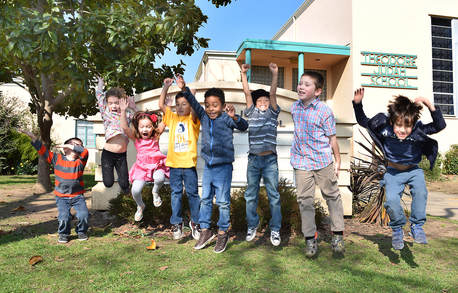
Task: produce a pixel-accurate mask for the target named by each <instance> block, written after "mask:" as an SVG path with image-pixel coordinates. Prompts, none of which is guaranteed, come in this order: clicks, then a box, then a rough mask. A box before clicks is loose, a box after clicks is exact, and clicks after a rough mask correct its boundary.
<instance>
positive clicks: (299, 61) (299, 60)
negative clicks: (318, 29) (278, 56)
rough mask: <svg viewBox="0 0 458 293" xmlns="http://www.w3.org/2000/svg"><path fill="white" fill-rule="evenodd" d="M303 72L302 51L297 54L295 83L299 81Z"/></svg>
mask: <svg viewBox="0 0 458 293" xmlns="http://www.w3.org/2000/svg"><path fill="white" fill-rule="evenodd" d="M302 73H304V53H299V54H298V56H297V83H299V82H300V81H301V75H302Z"/></svg>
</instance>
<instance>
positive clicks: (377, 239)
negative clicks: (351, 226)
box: [352, 232, 418, 268]
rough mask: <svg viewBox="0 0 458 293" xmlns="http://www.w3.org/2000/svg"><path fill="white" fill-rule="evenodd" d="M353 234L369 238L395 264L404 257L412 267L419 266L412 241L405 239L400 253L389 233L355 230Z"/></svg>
mask: <svg viewBox="0 0 458 293" xmlns="http://www.w3.org/2000/svg"><path fill="white" fill-rule="evenodd" d="M352 234H354V235H358V236H361V237H363V238H364V239H366V240H369V241H371V242H373V243H375V244H377V246H378V250H379V251H380V252H381V253H382V254H383V255H385V256H386V257H388V259H389V261H390V262H391V263H394V264H399V263H400V259H403V260H404V261H405V262H406V263H407V264H408V265H409V266H410V267H411V268H417V267H418V264H417V263H416V262H415V260H414V259H415V257H414V255H413V254H412V251H411V250H410V248H409V247H412V245H413V244H412V242H407V241H404V244H405V245H404V248H403V249H402V250H400V251H399V254H398V253H397V252H395V251H396V250H394V249H392V247H391V237H390V236H387V235H382V234H377V235H363V234H360V233H356V232H353V233H352Z"/></svg>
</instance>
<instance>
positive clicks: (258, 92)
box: [251, 89, 270, 105]
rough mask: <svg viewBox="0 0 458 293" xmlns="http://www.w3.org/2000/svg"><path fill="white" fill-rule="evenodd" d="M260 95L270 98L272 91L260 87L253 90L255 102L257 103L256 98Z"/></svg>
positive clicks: (252, 94)
mask: <svg viewBox="0 0 458 293" xmlns="http://www.w3.org/2000/svg"><path fill="white" fill-rule="evenodd" d="M260 97H267V98H270V93H269V92H268V91H266V90H263V89H258V90H255V91H252V92H251V99H252V100H253V104H255V105H256V100H257V99H259V98H260Z"/></svg>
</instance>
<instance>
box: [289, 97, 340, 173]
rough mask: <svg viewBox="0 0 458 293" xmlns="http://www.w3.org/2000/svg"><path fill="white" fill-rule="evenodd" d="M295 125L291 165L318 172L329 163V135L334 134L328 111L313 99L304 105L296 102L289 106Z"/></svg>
mask: <svg viewBox="0 0 458 293" xmlns="http://www.w3.org/2000/svg"><path fill="white" fill-rule="evenodd" d="M291 114H292V115H293V122H294V141H293V145H292V146H291V165H292V166H293V168H294V169H300V170H306V171H310V170H319V169H323V168H324V167H327V166H329V164H331V163H332V148H331V145H330V144H329V138H328V137H329V136H331V135H335V134H336V121H335V119H334V114H333V113H332V110H331V108H329V107H328V105H326V104H325V103H323V102H321V101H320V100H319V99H318V98H315V99H314V100H313V101H312V102H311V103H310V104H308V105H307V106H304V104H303V103H302V101H300V100H298V101H296V102H295V103H294V104H293V106H292V107H291Z"/></svg>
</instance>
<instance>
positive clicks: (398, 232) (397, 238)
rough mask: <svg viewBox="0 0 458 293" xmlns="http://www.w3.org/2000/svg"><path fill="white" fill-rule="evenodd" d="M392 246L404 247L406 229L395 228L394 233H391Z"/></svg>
mask: <svg viewBox="0 0 458 293" xmlns="http://www.w3.org/2000/svg"><path fill="white" fill-rule="evenodd" d="M391 246H393V248H394V249H396V250H401V249H403V248H404V231H402V228H397V229H393V233H392V234H391Z"/></svg>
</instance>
